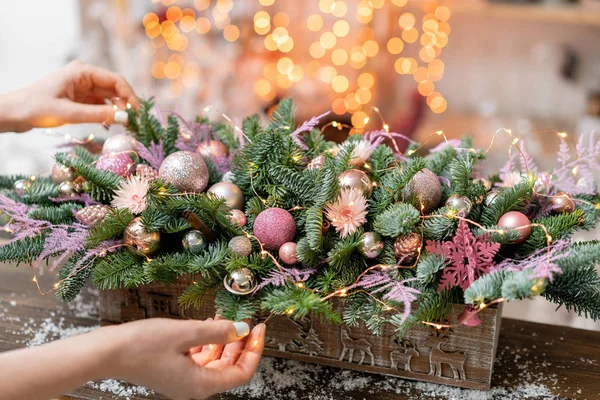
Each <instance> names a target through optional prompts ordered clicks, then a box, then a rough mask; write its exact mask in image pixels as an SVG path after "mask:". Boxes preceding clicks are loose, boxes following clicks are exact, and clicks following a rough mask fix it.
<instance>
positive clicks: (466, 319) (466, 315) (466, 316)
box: [458, 307, 481, 326]
mask: <svg viewBox="0 0 600 400" xmlns="http://www.w3.org/2000/svg"><path fill="white" fill-rule="evenodd" d="M458 322H459V323H460V324H461V325H464V326H479V325H480V324H481V318H479V315H478V314H477V310H474V309H473V308H472V307H467V308H465V309H464V311H463V312H461V313H460V315H459V316H458Z"/></svg>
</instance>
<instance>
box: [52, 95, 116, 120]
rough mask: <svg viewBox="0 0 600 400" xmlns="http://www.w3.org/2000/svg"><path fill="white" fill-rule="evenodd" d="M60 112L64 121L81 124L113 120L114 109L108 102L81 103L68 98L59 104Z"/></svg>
mask: <svg viewBox="0 0 600 400" xmlns="http://www.w3.org/2000/svg"><path fill="white" fill-rule="evenodd" d="M60 113H61V115H62V119H63V122H64V123H67V124H83V123H91V122H96V123H103V122H107V123H110V122H113V119H114V114H115V111H114V109H113V106H112V105H108V104H101V105H99V104H83V103H76V102H73V101H70V100H68V101H65V102H62V104H60Z"/></svg>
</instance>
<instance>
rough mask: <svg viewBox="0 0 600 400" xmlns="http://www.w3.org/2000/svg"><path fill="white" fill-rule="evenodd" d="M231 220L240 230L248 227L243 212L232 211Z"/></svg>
mask: <svg viewBox="0 0 600 400" xmlns="http://www.w3.org/2000/svg"><path fill="white" fill-rule="evenodd" d="M229 220H230V221H231V222H233V223H234V224H236V225H238V226H239V227H240V228H243V227H244V226H246V222H247V221H246V214H244V212H243V211H241V210H236V209H233V210H231V214H230V215H229Z"/></svg>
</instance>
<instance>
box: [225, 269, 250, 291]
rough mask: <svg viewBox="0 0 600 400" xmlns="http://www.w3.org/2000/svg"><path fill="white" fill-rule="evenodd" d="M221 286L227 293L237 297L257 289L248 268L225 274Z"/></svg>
mask: <svg viewBox="0 0 600 400" xmlns="http://www.w3.org/2000/svg"><path fill="white" fill-rule="evenodd" d="M223 285H224V286H225V289H227V291H228V292H230V293H233V294H237V295H239V296H245V295H248V294H250V293H252V292H254V291H255V290H256V288H257V287H258V283H257V282H256V278H255V277H254V274H253V273H252V271H250V270H249V269H248V268H240V269H238V270H235V271H233V272H230V273H229V274H227V276H225V278H224V279H223Z"/></svg>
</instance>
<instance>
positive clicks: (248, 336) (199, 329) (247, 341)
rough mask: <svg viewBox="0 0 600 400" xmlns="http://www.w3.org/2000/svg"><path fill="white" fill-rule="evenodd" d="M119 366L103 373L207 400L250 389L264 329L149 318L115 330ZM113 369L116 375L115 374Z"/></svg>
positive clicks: (168, 393)
mask: <svg viewBox="0 0 600 400" xmlns="http://www.w3.org/2000/svg"><path fill="white" fill-rule="evenodd" d="M108 334H112V335H114V336H116V337H118V338H120V339H115V340H121V343H122V344H121V348H117V349H116V354H115V361H116V364H115V365H112V366H110V365H107V367H108V369H107V371H106V372H105V373H104V374H103V375H106V376H114V377H116V378H120V379H124V380H126V381H128V382H132V383H135V384H138V385H143V386H146V387H150V388H152V389H154V390H156V391H157V392H159V393H162V394H164V395H166V396H168V397H170V398H173V399H186V400H188V399H191V398H199V399H204V398H207V397H209V396H212V395H213V394H216V393H219V392H223V391H226V390H230V389H233V388H235V387H237V386H240V385H244V384H247V383H248V382H250V379H251V378H252V376H253V375H254V372H255V371H256V368H257V366H258V362H259V361H260V357H261V355H262V351H263V346H264V338H265V325H264V324H260V325H257V326H256V327H255V328H254V329H253V330H252V332H250V329H249V327H248V324H246V323H245V322H236V323H233V322H231V321H226V320H214V321H213V320H210V319H209V320H206V321H202V322H200V321H193V320H187V321H174V320H168V319H159V318H156V319H150V320H143V321H136V322H131V323H127V324H124V325H120V326H117V327H115V329H114V330H113V332H110V333H108ZM111 370H112V373H111Z"/></svg>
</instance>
